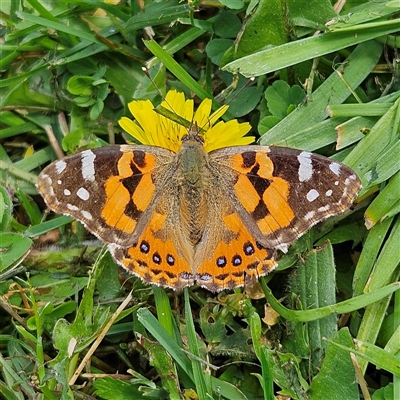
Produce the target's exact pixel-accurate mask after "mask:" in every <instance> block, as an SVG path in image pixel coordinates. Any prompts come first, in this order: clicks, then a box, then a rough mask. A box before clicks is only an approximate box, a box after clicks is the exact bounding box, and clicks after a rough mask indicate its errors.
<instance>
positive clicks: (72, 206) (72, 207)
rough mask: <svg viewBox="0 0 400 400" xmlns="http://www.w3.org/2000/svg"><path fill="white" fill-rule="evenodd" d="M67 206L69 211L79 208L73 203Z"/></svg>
mask: <svg viewBox="0 0 400 400" xmlns="http://www.w3.org/2000/svg"><path fill="white" fill-rule="evenodd" d="M67 208H68V210H71V211H78V210H79V208H78V207H77V206H74V205H73V204H67Z"/></svg>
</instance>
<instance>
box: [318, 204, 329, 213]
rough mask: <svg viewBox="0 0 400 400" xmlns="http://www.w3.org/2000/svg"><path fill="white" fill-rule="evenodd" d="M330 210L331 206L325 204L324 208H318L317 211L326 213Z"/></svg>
mask: <svg viewBox="0 0 400 400" xmlns="http://www.w3.org/2000/svg"><path fill="white" fill-rule="evenodd" d="M330 208H331V206H330V205H329V204H327V205H326V206H323V207H320V208H318V211H319V212H325V211H328V210H329V209H330Z"/></svg>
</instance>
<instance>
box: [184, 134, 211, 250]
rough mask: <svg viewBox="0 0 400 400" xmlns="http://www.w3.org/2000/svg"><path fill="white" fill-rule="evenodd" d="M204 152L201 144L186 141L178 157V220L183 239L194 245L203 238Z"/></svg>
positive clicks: (205, 205)
mask: <svg viewBox="0 0 400 400" xmlns="http://www.w3.org/2000/svg"><path fill="white" fill-rule="evenodd" d="M207 157H208V155H207V153H206V152H205V151H204V148H203V146H202V144H201V143H199V142H198V141H195V140H190V139H188V140H187V141H185V142H184V143H183V145H182V148H181V150H180V152H179V153H178V155H177V160H178V164H179V168H178V171H180V172H179V177H178V179H177V186H178V187H177V190H178V192H179V200H180V201H179V203H180V219H181V223H182V228H183V231H184V233H185V236H186V238H187V239H188V241H189V243H190V244H191V245H192V246H195V245H196V244H197V243H198V242H199V241H200V240H201V238H202V236H203V232H204V229H205V225H206V220H207V215H208V210H207V199H206V192H207V185H208V176H207V175H208V174H207V168H206V165H207Z"/></svg>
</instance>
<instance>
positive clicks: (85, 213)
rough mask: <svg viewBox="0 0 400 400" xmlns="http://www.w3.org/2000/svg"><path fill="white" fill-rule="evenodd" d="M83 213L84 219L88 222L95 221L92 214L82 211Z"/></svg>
mask: <svg viewBox="0 0 400 400" xmlns="http://www.w3.org/2000/svg"><path fill="white" fill-rule="evenodd" d="M81 213H82V215H83V217H84V218H86V219H88V220H92V219H93V217H92V214H90V212H89V211H85V210H82V211H81Z"/></svg>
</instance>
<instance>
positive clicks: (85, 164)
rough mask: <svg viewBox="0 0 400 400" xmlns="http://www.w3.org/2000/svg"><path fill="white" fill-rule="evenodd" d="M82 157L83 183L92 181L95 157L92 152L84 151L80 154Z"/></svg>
mask: <svg viewBox="0 0 400 400" xmlns="http://www.w3.org/2000/svg"><path fill="white" fill-rule="evenodd" d="M81 156H82V177H83V179H84V180H85V181H91V182H93V181H94V175H95V171H94V160H95V158H96V155H95V154H94V153H93V151H92V150H85V151H83V152H82V153H81Z"/></svg>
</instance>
